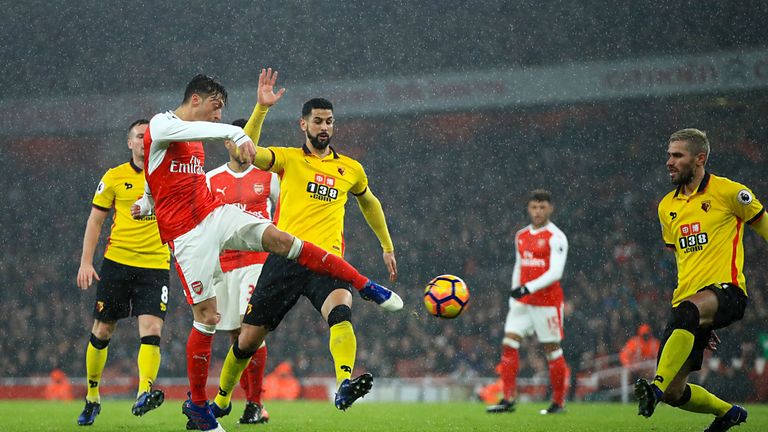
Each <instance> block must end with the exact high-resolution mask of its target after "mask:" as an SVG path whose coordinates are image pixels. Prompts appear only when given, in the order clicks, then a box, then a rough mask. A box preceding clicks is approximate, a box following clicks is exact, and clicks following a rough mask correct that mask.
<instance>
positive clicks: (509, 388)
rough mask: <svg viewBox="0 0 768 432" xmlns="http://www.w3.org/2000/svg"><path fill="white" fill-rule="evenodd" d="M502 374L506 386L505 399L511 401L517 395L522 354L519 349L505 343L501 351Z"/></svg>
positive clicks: (504, 386)
mask: <svg viewBox="0 0 768 432" xmlns="http://www.w3.org/2000/svg"><path fill="white" fill-rule="evenodd" d="M499 366H500V369H501V370H500V375H501V382H502V384H503V388H504V399H505V400H508V401H511V400H514V399H515V398H516V397H517V372H518V370H519V368H520V355H519V352H518V350H517V349H515V348H512V347H510V346H507V345H504V346H503V348H502V351H501V364H500V365H499Z"/></svg>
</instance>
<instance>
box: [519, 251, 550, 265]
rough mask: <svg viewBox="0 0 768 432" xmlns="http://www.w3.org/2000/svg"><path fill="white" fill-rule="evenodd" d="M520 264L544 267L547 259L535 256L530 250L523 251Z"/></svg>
mask: <svg viewBox="0 0 768 432" xmlns="http://www.w3.org/2000/svg"><path fill="white" fill-rule="evenodd" d="M520 265H522V266H524V267H546V266H547V261H546V260H544V259H543V258H536V257H534V256H533V253H532V252H531V251H523V257H522V259H521V260H520Z"/></svg>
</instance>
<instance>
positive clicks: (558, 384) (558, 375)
mask: <svg viewBox="0 0 768 432" xmlns="http://www.w3.org/2000/svg"><path fill="white" fill-rule="evenodd" d="M567 376H568V366H567V365H566V364H565V359H564V358H563V356H562V355H561V356H560V357H558V358H556V359H554V360H552V361H550V362H549V382H550V383H551V384H552V402H554V403H556V404H558V405H560V406H564V403H565V390H566V389H567V387H568V385H567V380H566V377H567Z"/></svg>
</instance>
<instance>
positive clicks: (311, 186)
mask: <svg viewBox="0 0 768 432" xmlns="http://www.w3.org/2000/svg"><path fill="white" fill-rule="evenodd" d="M335 185H336V179H335V178H333V177H331V176H326V175H323V174H320V173H315V177H314V181H311V182H309V183H307V192H309V193H310V198H314V199H317V200H320V201H327V202H330V201H333V200H335V199H336V198H338V197H339V190H338V189H336V188H334V186H335Z"/></svg>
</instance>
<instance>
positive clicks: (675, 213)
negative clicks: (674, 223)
mask: <svg viewBox="0 0 768 432" xmlns="http://www.w3.org/2000/svg"><path fill="white" fill-rule="evenodd" d="M669 217H670V218H672V220H675V219H677V212H669Z"/></svg>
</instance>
